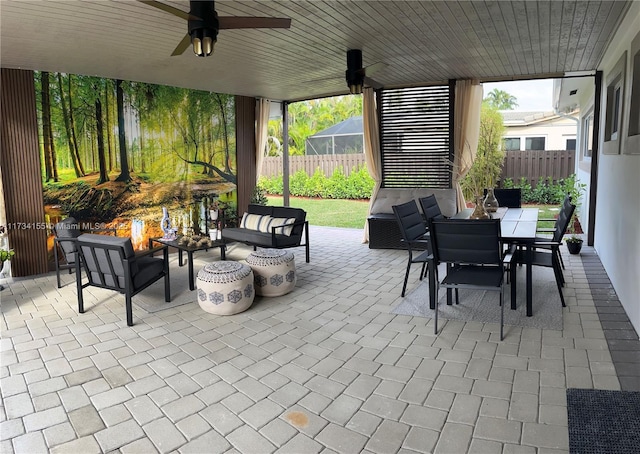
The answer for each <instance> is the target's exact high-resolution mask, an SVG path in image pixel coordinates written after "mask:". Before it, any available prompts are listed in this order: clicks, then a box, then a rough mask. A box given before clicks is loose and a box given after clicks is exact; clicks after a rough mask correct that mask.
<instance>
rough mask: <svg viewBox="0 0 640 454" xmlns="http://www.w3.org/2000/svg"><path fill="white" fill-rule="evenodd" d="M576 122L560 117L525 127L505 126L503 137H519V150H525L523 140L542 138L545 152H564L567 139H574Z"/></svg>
mask: <svg viewBox="0 0 640 454" xmlns="http://www.w3.org/2000/svg"><path fill="white" fill-rule="evenodd" d="M576 120H577V118H576ZM576 120H572V119H570V118H564V117H560V118H556V119H553V120H549V121H544V122H540V123H536V124H533V125H527V126H511V125H509V124H505V127H506V131H505V133H504V137H505V138H511V137H519V138H520V149H521V150H524V149H525V138H527V137H544V138H545V147H544V149H545V150H566V149H567V139H575V138H576V125H577V122H576Z"/></svg>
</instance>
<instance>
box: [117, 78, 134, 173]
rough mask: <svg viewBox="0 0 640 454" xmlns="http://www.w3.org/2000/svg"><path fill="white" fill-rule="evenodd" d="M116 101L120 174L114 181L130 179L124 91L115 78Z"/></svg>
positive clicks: (120, 82) (119, 81) (120, 83)
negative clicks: (125, 129)
mask: <svg viewBox="0 0 640 454" xmlns="http://www.w3.org/2000/svg"><path fill="white" fill-rule="evenodd" d="M116 102H117V104H118V143H119V145H120V176H118V178H116V181H124V182H129V181H131V175H130V174H129V159H128V158H127V137H126V135H125V131H124V91H123V90H122V81H121V80H120V79H118V80H116Z"/></svg>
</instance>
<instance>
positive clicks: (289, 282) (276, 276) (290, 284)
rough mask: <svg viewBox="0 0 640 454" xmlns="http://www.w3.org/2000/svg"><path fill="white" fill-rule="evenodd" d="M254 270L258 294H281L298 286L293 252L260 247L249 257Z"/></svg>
mask: <svg viewBox="0 0 640 454" xmlns="http://www.w3.org/2000/svg"><path fill="white" fill-rule="evenodd" d="M247 263H248V264H249V266H250V267H251V269H252V270H253V276H254V282H255V287H256V294H257V295H262V296H280V295H284V294H286V293H289V292H290V291H291V290H293V288H294V287H295V286H296V263H295V261H294V259H293V254H292V253H291V252H289V251H283V250H281V249H258V250H257V251H254V252H252V253H251V254H249V256H248V257H247Z"/></svg>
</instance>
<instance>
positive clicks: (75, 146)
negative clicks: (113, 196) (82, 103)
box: [68, 74, 87, 175]
mask: <svg viewBox="0 0 640 454" xmlns="http://www.w3.org/2000/svg"><path fill="white" fill-rule="evenodd" d="M68 86H69V127H70V129H71V137H72V140H73V149H74V153H75V155H76V156H77V158H78V167H80V172H81V173H82V175H86V174H87V172H86V171H85V170H84V165H83V164H82V159H81V158H80V150H79V149H78V139H77V137H76V125H75V121H74V120H73V97H72V93H71V74H69V80H68Z"/></svg>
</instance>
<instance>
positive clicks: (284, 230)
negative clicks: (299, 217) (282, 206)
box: [267, 218, 296, 236]
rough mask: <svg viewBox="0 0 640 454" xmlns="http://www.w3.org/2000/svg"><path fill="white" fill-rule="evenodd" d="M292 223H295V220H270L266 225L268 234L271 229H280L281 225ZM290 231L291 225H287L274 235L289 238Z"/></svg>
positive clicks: (277, 230)
mask: <svg viewBox="0 0 640 454" xmlns="http://www.w3.org/2000/svg"><path fill="white" fill-rule="evenodd" d="M294 222H296V218H271V219H270V220H269V224H268V225H267V228H268V232H271V228H272V227H280V226H281V225H285V224H293V223H294ZM292 231H293V225H288V226H286V227H284V228H281V229H276V235H286V236H291V232H292Z"/></svg>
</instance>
